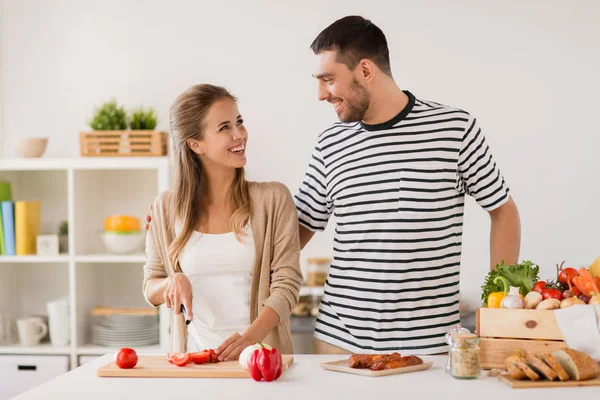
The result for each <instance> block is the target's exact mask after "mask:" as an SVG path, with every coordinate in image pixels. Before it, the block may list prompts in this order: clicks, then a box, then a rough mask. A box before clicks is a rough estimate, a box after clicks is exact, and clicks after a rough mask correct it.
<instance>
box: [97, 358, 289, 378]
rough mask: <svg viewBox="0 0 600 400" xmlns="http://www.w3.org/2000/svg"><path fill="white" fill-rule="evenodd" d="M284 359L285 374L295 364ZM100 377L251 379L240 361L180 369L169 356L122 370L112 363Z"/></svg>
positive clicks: (189, 366)
mask: <svg viewBox="0 0 600 400" xmlns="http://www.w3.org/2000/svg"><path fill="white" fill-rule="evenodd" d="M282 357H283V372H284V373H285V371H286V370H288V369H289V368H290V366H291V365H292V364H293V363H294V357H293V356H282ZM97 375H98V376H100V377H129V378H250V374H249V373H248V371H245V370H244V369H243V368H242V366H241V365H240V364H239V362H238V361H226V362H219V363H214V364H200V365H196V364H193V363H190V364H188V365H186V366H184V367H178V366H177V365H173V364H171V363H169V362H168V361H167V356H166V355H164V356H150V355H148V356H138V363H137V365H136V366H135V367H134V368H131V369H121V368H119V367H117V366H116V365H115V363H114V362H110V363H109V364H106V365H105V366H103V367H100V368H98V370H97Z"/></svg>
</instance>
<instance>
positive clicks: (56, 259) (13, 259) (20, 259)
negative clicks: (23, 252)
mask: <svg viewBox="0 0 600 400" xmlns="http://www.w3.org/2000/svg"><path fill="white" fill-rule="evenodd" d="M69 260H70V257H69V255H68V254H59V255H57V256H38V255H35V254H34V255H28V256H0V263H10V264H12V263H61V262H68V261H69Z"/></svg>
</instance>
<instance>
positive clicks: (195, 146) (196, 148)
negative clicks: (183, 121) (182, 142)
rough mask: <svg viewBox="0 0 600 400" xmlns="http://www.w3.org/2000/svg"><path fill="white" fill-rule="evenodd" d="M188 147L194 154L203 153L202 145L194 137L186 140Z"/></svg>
mask: <svg viewBox="0 0 600 400" xmlns="http://www.w3.org/2000/svg"><path fill="white" fill-rule="evenodd" d="M187 145H188V147H189V148H190V149H191V150H192V151H193V152H194V153H196V154H204V146H202V143H201V142H199V141H197V140H196V139H189V140H188V141H187Z"/></svg>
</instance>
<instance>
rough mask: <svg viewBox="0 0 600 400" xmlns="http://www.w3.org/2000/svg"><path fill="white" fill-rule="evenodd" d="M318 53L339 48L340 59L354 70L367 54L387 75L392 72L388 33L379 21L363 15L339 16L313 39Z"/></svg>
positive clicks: (338, 59)
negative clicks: (374, 22) (380, 27)
mask: <svg viewBox="0 0 600 400" xmlns="http://www.w3.org/2000/svg"><path fill="white" fill-rule="evenodd" d="M310 48H311V49H312V51H313V52H314V53H315V54H319V53H321V52H323V51H328V50H335V51H337V53H338V55H337V61H338V62H341V63H344V64H346V65H347V66H348V68H350V70H353V69H354V68H355V67H356V66H357V65H358V63H359V61H360V60H362V59H363V58H368V59H370V60H371V61H373V62H374V63H375V64H377V66H378V67H379V69H380V70H381V71H382V72H383V73H385V74H386V75H389V76H392V71H391V69H390V52H389V50H388V45H387V40H386V38H385V35H384V34H383V32H382V31H381V29H379V28H378V27H377V26H376V25H375V24H373V23H372V22H371V21H369V20H368V19H365V18H363V17H360V16H354V15H353V16H348V17H344V18H341V19H338V20H337V21H335V22H334V23H332V24H331V25H329V26H328V27H327V28H325V29H324V30H323V31H322V32H321V33H319V36H317V38H316V39H315V40H314V41H313V42H312V44H311V45H310Z"/></svg>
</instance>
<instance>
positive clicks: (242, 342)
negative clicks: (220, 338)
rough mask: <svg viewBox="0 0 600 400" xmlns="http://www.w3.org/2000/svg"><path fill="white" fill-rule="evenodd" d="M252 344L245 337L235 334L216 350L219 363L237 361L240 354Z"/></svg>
mask: <svg viewBox="0 0 600 400" xmlns="http://www.w3.org/2000/svg"><path fill="white" fill-rule="evenodd" d="M251 344H252V342H250V340H249V339H248V338H247V337H246V336H245V335H240V334H239V333H234V334H233V335H231V336H230V337H229V338H228V339H226V340H225V341H224V342H223V343H222V344H221V345H220V346H219V347H218V348H217V349H216V350H215V353H217V355H218V356H219V361H233V360H237V359H238V358H239V357H240V353H241V352H242V351H244V349H245V348H246V347H248V346H250V345H251Z"/></svg>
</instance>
